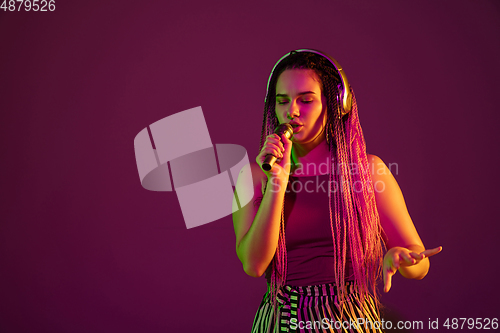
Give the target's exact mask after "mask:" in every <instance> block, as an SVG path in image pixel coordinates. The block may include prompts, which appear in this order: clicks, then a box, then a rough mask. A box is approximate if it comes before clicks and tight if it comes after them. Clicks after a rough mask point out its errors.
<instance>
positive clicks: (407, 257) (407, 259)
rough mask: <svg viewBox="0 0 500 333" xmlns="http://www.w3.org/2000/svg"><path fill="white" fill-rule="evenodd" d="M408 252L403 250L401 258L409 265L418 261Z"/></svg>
mask: <svg viewBox="0 0 500 333" xmlns="http://www.w3.org/2000/svg"><path fill="white" fill-rule="evenodd" d="M410 254H411V253H408V252H401V255H400V256H401V258H402V259H403V260H404V263H405V264H407V265H408V266H411V265H414V264H415V263H416V261H417V260H416V259H414V258H413V257H412V256H411V255H410Z"/></svg>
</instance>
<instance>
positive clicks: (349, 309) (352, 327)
mask: <svg viewBox="0 0 500 333" xmlns="http://www.w3.org/2000/svg"><path fill="white" fill-rule="evenodd" d="M346 290H347V294H346V300H345V303H344V306H343V309H342V310H341V309H339V304H338V302H337V288H336V286H335V285H334V284H333V283H332V284H321V285H314V286H305V287H294V286H288V285H286V286H284V287H282V288H280V289H279V290H278V295H277V306H278V309H277V315H276V318H274V309H273V306H272V303H271V298H270V289H269V285H268V290H267V293H266V294H265V295H264V297H263V299H262V302H261V304H260V306H259V309H258V310H257V314H256V315H255V319H254V322H253V326H252V333H281V332H297V333H299V332H300V333H302V332H314V333H317V332H321V333H326V332H328V333H332V332H335V333H337V332H377V333H378V332H382V329H381V327H380V326H381V323H380V317H379V315H378V313H377V310H376V309H375V305H374V301H373V299H372V298H371V297H370V298H369V299H368V300H367V301H365V302H364V304H361V303H360V301H359V297H358V293H357V292H356V287H355V284H354V282H352V281H349V282H346ZM341 314H343V316H342V315H341Z"/></svg>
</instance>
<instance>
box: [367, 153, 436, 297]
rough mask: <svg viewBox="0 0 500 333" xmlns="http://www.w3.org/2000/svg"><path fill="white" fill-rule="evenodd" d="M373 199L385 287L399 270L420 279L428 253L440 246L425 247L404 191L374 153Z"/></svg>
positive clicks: (370, 157)
mask: <svg viewBox="0 0 500 333" xmlns="http://www.w3.org/2000/svg"><path fill="white" fill-rule="evenodd" d="M368 163H369V166H370V170H371V174H372V180H373V185H374V189H375V200H376V202H377V210H378V213H379V216H380V224H381V226H382V229H383V239H384V241H385V245H386V248H387V250H388V251H387V253H386V254H385V256H384V262H383V271H382V274H383V276H384V291H385V292H388V291H389V289H391V280H392V276H393V275H394V274H396V271H399V273H400V274H401V275H403V276H404V277H405V278H408V279H418V280H420V279H423V278H424V277H425V275H427V272H428V271H429V259H428V257H430V256H433V255H435V254H437V253H439V252H440V251H441V250H442V247H437V248H434V249H430V250H426V249H425V247H424V244H423V243H422V240H421V239H420V236H419V235H418V233H417V230H416V229H415V226H414V225H413V222H412V220H411V218H410V214H409V213H408V209H407V208H406V204H405V200H404V198H403V193H401V189H400V188H399V185H398V183H397V182H396V179H394V176H393V175H392V173H391V172H390V170H389V169H388V168H387V166H386V165H385V163H384V162H383V161H382V160H381V159H380V158H379V157H377V156H375V155H368Z"/></svg>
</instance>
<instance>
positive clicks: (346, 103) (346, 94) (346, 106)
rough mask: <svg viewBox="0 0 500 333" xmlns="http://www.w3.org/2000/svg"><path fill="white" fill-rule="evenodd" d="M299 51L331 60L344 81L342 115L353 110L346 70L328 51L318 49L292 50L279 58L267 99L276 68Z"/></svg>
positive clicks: (269, 81)
mask: <svg viewBox="0 0 500 333" xmlns="http://www.w3.org/2000/svg"><path fill="white" fill-rule="evenodd" d="M299 52H310V53H315V54H318V55H320V56H322V57H324V58H326V59H328V61H330V63H331V64H332V65H333V67H334V68H335V69H336V70H337V72H338V73H339V76H340V80H341V81H342V82H341V84H342V92H341V96H340V98H341V99H342V116H344V115H346V114H348V113H349V112H350V111H351V107H352V95H351V89H350V86H349V82H348V81H347V76H346V75H345V73H344V70H343V69H342V66H340V64H339V63H338V62H337V60H335V59H333V58H332V57H330V56H329V55H327V54H326V53H323V52H320V51H317V50H312V49H300V50H294V51H291V52H289V53H287V54H285V55H284V56H282V57H281V58H280V60H278V62H277V63H276V64H275V65H274V67H273V70H272V71H271V74H270V75H269V79H268V80H267V90H266V101H267V98H268V94H269V84H270V83H271V77H272V76H273V73H274V70H275V69H276V66H278V64H279V63H280V62H281V61H282V60H283V59H285V58H286V57H288V56H290V55H291V54H292V53H299Z"/></svg>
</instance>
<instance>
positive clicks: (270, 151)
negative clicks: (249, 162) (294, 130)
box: [262, 145, 283, 157]
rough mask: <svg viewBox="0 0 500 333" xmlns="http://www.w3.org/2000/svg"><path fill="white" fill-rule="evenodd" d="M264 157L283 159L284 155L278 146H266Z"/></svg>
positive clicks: (263, 150)
mask: <svg viewBox="0 0 500 333" xmlns="http://www.w3.org/2000/svg"><path fill="white" fill-rule="evenodd" d="M262 152H263V155H273V156H276V157H283V153H282V152H281V151H280V150H279V149H278V147H276V146H271V145H269V146H266V147H264V148H263V149H262Z"/></svg>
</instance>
